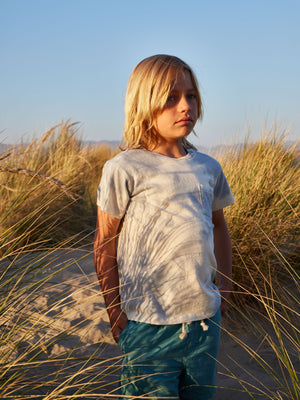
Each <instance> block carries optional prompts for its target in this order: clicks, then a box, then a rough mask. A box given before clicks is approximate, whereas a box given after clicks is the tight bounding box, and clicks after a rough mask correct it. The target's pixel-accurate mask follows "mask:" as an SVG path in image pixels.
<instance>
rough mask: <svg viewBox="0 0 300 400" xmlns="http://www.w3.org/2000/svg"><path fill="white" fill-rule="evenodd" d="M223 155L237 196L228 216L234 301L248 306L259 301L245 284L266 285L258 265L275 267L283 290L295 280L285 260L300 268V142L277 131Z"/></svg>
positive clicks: (273, 269) (277, 280)
mask: <svg viewBox="0 0 300 400" xmlns="http://www.w3.org/2000/svg"><path fill="white" fill-rule="evenodd" d="M218 159H219V160H220V162H221V164H222V166H223V169H224V171H225V174H226V176H227V179H228V181H229V185H230V187H231V189H232V191H233V193H234V196H235V204H234V205H233V206H231V207H229V208H228V209H225V215H226V219H227V222H228V225H229V228H230V234H231V237H232V243H233V279H234V281H235V282H238V285H235V293H234V299H235V302H236V303H238V304H240V305H241V306H243V305H244V304H245V303H249V302H248V299H249V300H250V303H251V302H252V300H253V299H252V297H251V296H250V297H249V296H248V294H247V293H246V292H245V291H243V290H242V289H241V288H242V287H246V288H247V289H248V290H249V292H251V290H252V289H253V290H255V285H256V284H258V285H261V286H260V288H261V289H263V285H264V282H263V280H262V279H261V275H260V273H258V272H257V269H256V267H255V265H257V266H259V267H260V269H261V271H262V272H263V273H264V272H265V273H266V275H268V274H269V268H270V270H271V272H272V274H273V285H275V286H276V285H277V286H278V287H279V288H280V286H281V283H282V282H285V281H286V279H290V276H289V274H287V273H286V271H285V272H283V270H282V268H281V265H282V262H285V261H287V262H288V263H290V264H292V265H293V266H294V268H295V269H296V270H297V269H298V268H299V261H300V257H299V232H300V220H299V215H300V214H299V211H300V201H299V188H300V168H299V150H298V147H297V144H293V145H288V142H287V135H286V134H278V133H277V132H276V130H275V131H274V130H273V131H269V132H265V133H263V134H262V136H261V138H260V139H259V140H258V141H257V142H255V143H251V142H250V141H249V139H247V140H246V141H245V143H244V144H243V145H242V146H233V147H231V148H230V149H227V150H226V151H225V152H223V153H222V154H221V155H219V156H218ZM245 265H246V266H247V267H248V268H250V274H249V273H247V271H246V269H245ZM276 282H277V283H276Z"/></svg>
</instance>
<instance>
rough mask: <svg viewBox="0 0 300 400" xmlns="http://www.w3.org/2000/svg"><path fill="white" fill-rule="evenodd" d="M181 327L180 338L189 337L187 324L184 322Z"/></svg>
mask: <svg viewBox="0 0 300 400" xmlns="http://www.w3.org/2000/svg"><path fill="white" fill-rule="evenodd" d="M181 329H182V332H181V334H180V335H179V339H181V340H183V339H184V338H186V337H187V333H186V330H185V324H184V323H183V324H182V328H181Z"/></svg>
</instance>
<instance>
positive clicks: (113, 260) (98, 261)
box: [94, 207, 128, 342]
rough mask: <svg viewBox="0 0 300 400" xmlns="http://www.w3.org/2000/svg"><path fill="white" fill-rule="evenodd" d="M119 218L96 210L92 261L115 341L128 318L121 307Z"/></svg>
mask: <svg viewBox="0 0 300 400" xmlns="http://www.w3.org/2000/svg"><path fill="white" fill-rule="evenodd" d="M120 222H121V220H120V219H118V218H115V217H113V216H112V215H109V214H107V213H105V212H104V211H102V210H101V208H100V207H98V210H97V227H96V235H95V241H94V263H95V268H96V272H97V276H98V279H99V282H100V286H101V290H102V292H103V296H104V300H105V304H106V309H107V312H108V316H109V320H110V324H111V327H112V334H113V337H114V339H115V341H116V342H118V338H119V336H120V333H121V332H122V330H123V329H124V328H125V326H126V324H127V322H128V320H127V317H126V315H125V314H124V313H123V312H122V309H121V299H120V292H119V273H118V264H117V249H116V236H117V234H118V230H119V227H120Z"/></svg>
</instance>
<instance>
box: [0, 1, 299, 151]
mask: <svg viewBox="0 0 300 400" xmlns="http://www.w3.org/2000/svg"><path fill="white" fill-rule="evenodd" d="M299 15H300V1H299V0H270V1H269V0H236V1H235V0H222V1H221V0H210V1H208V0H189V1H186V2H185V1H182V0H181V1H179V0H147V1H144V0H126V1H124V0H109V1H107V0H104V1H102V0H0V19H1V20H0V143H16V142H17V141H19V140H20V139H21V138H23V140H26V139H30V138H33V137H34V136H39V135H41V134H43V133H45V132H46V131H47V130H48V129H49V128H51V127H52V126H54V125H56V124H58V123H60V122H62V121H66V120H71V121H72V122H78V123H79V124H78V127H79V135H80V137H81V138H82V139H83V140H93V141H100V140H120V139H121V136H122V129H123V121H124V111H123V109H124V98H125V92H126V86H127V82H128V79H129V76H130V73H131V71H132V70H133V68H134V67H135V65H136V64H137V63H138V62H140V61H141V60H142V59H143V58H145V57H148V56H150V55H153V54H159V53H165V54H172V55H176V56H178V57H180V58H182V59H183V60H184V61H186V62H187V63H188V64H189V65H190V66H191V67H192V69H193V70H194V72H195V74H196V76H197V78H198V81H199V85H200V92H201V95H202V98H203V103H204V119H203V121H202V122H201V123H198V124H197V125H196V128H195V131H196V134H197V136H194V137H193V138H192V142H193V143H194V144H196V145H201V146H205V147H211V146H214V145H216V144H229V143H230V144H231V143H236V142H239V141H242V140H244V138H245V134H246V133H247V132H250V137H251V138H253V139H256V138H258V137H259V136H260V135H261V132H262V130H269V129H272V128H273V127H274V126H277V129H278V131H280V132H282V131H289V132H290V138H291V139H292V140H295V139H297V138H298V137H299V131H300V112H299V108H300V107H299V106H300V79H299V71H300V24H299Z"/></svg>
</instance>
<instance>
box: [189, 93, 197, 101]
mask: <svg viewBox="0 0 300 400" xmlns="http://www.w3.org/2000/svg"><path fill="white" fill-rule="evenodd" d="M188 98H189V99H192V100H194V99H197V96H196V95H195V94H194V93H190V94H189V95H188Z"/></svg>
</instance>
